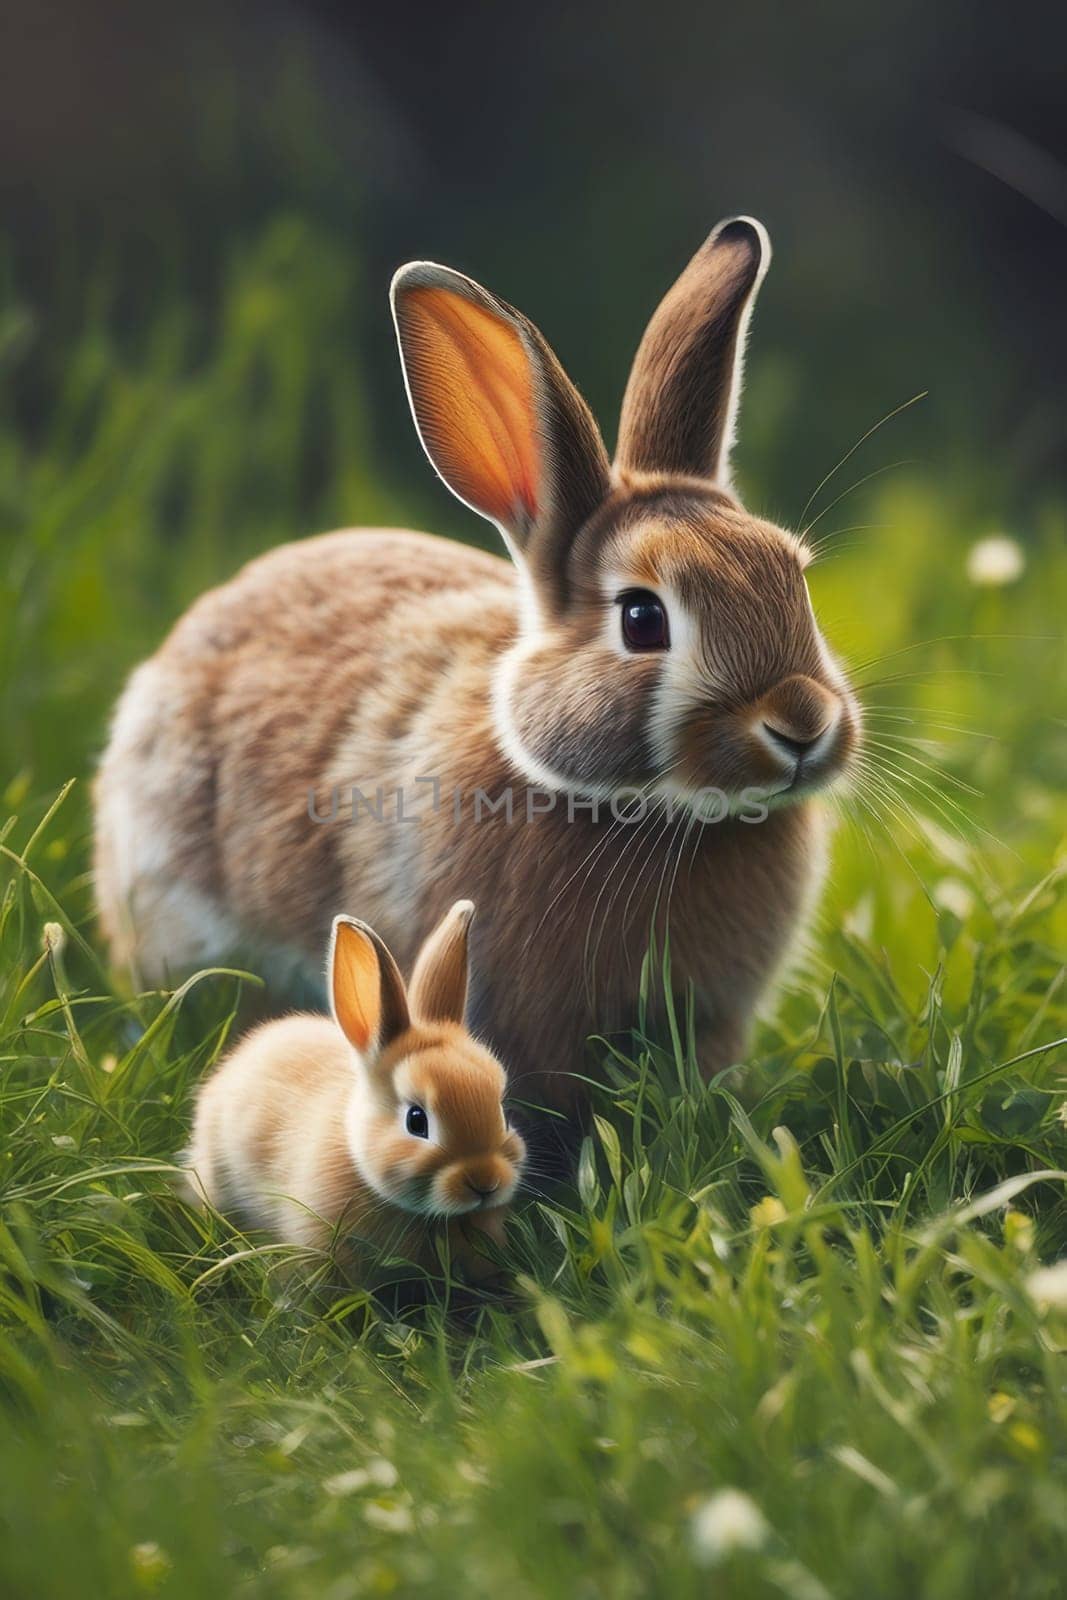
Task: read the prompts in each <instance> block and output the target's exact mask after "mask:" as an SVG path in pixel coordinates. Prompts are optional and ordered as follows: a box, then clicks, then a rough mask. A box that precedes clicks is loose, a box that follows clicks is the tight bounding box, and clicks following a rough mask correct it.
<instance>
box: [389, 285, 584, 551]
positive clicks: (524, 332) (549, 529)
mask: <svg viewBox="0 0 1067 1600" xmlns="http://www.w3.org/2000/svg"><path fill="white" fill-rule="evenodd" d="M392 304H393V318H394V321H395V322H396V331H397V338H398V339H399V341H400V356H401V360H402V362H403V366H404V377H405V380H406V382H407V389H408V399H409V400H410V401H411V410H412V413H413V415H414V418H415V426H416V428H417V429H418V431H419V437H420V439H421V440H422V444H423V448H424V449H425V451H426V454H427V455H428V456H429V458H430V461H431V463H432V464H433V466H434V467H435V469H436V470H437V472H438V473H439V474H440V476H441V478H443V480H444V482H445V483H446V484H447V485H448V487H449V488H450V489H451V490H452V492H453V494H455V495H458V496H459V498H460V499H461V500H462V501H464V503H465V504H466V505H468V506H470V507H471V508H472V510H474V511H477V512H480V514H481V515H482V516H483V517H488V518H489V520H490V521H491V522H495V523H496V524H497V526H498V527H499V528H500V530H501V532H502V533H503V535H504V538H505V540H506V541H507V543H508V546H509V549H510V550H511V551H512V554H513V555H515V554H517V555H520V556H522V557H524V558H525V559H526V560H527V561H528V562H529V563H530V564H531V566H532V567H533V568H534V569H535V570H539V571H540V573H541V575H542V576H544V577H545V578H547V579H548V580H551V579H552V577H553V576H554V575H555V573H556V571H557V569H558V566H559V565H560V563H561V561H562V556H563V553H564V551H565V549H566V545H567V543H568V542H569V540H570V538H571V536H572V535H573V534H574V532H575V531H576V530H577V528H578V527H580V525H581V524H582V523H583V522H584V521H585V520H586V518H587V517H589V516H590V515H591V514H592V512H593V511H595V510H596V508H597V506H598V505H599V504H600V502H601V501H602V500H603V499H604V497H605V495H606V494H607V493H608V489H609V478H608V474H609V465H608V458H607V452H606V451H605V449H604V444H603V441H602V440H601V437H600V433H599V431H598V429H597V425H596V423H595V422H594V421H593V418H592V415H591V414H590V411H589V408H588V407H587V406H586V404H585V402H584V400H583V399H582V398H581V396H580V395H579V393H578V391H577V389H575V387H574V385H573V384H572V383H571V381H570V379H569V378H568V377H567V375H566V373H565V372H564V371H563V368H562V367H561V366H560V364H559V362H558V361H557V360H556V357H555V356H554V355H553V353H552V351H551V350H550V349H549V347H548V345H547V344H546V342H545V340H544V339H543V338H542V336H541V334H540V333H538V331H537V329H536V328H535V327H534V326H533V324H532V323H531V322H528V321H527V320H526V318H525V317H524V316H522V315H521V313H520V312H518V311H515V310H514V309H513V308H512V307H511V306H509V305H506V304H505V302H504V301H503V300H498V299H497V298H496V296H495V295H492V294H490V293H489V292H488V290H486V289H483V288H482V287H481V286H480V285H479V284H477V283H475V282H473V280H472V279H470V278H465V277H464V276H463V275H462V273H459V272H453V271H452V270H451V269H450V268H448V267H439V266H436V265H435V264H434V263H433V262H431V261H413V262H411V263H410V264H409V265H408V266H406V267H401V268H400V271H399V272H398V273H397V274H396V277H395V278H394V279H393V287H392Z"/></svg>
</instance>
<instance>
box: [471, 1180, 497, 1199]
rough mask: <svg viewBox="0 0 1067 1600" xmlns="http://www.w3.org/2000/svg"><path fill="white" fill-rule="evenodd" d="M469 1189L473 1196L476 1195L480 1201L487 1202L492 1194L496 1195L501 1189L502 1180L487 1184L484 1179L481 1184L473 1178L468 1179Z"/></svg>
mask: <svg viewBox="0 0 1067 1600" xmlns="http://www.w3.org/2000/svg"><path fill="white" fill-rule="evenodd" d="M467 1188H468V1189H469V1190H470V1191H471V1193H472V1194H476V1195H477V1196H478V1199H479V1200H487V1199H488V1198H489V1196H490V1195H491V1194H496V1192H497V1190H498V1189H499V1188H500V1179H499V1178H498V1179H497V1180H496V1182H495V1183H490V1184H487V1183H486V1182H485V1180H484V1179H483V1180H482V1182H481V1183H475V1181H474V1179H473V1178H468V1179H467Z"/></svg>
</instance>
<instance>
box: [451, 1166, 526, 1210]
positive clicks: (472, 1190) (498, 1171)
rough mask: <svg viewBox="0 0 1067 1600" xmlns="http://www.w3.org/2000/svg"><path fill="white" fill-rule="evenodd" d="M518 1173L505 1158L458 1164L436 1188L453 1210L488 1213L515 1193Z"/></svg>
mask: <svg viewBox="0 0 1067 1600" xmlns="http://www.w3.org/2000/svg"><path fill="white" fill-rule="evenodd" d="M517 1180H518V1173H517V1171H516V1169H515V1167H514V1166H513V1165H512V1163H511V1162H510V1161H508V1160H506V1159H505V1158H504V1157H503V1156H499V1155H491V1156H480V1157H478V1158H476V1159H474V1160H467V1161H456V1162H453V1163H452V1165H451V1166H448V1167H446V1168H445V1169H444V1171H443V1172H441V1173H440V1174H439V1175H438V1179H437V1184H436V1188H437V1191H438V1195H439V1197H440V1199H441V1200H442V1201H443V1202H444V1205H445V1207H446V1209H448V1210H449V1211H452V1210H455V1211H474V1210H478V1209H484V1210H488V1209H489V1208H490V1207H491V1206H502V1205H506V1204H507V1202H508V1201H509V1200H510V1199H511V1197H512V1195H513V1194H514V1192H515V1184H516V1182H517Z"/></svg>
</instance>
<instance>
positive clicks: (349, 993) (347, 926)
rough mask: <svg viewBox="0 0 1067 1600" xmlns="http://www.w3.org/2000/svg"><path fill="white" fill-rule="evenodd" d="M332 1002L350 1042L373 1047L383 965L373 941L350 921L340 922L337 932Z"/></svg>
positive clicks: (358, 1046) (379, 1014) (379, 1013)
mask: <svg viewBox="0 0 1067 1600" xmlns="http://www.w3.org/2000/svg"><path fill="white" fill-rule="evenodd" d="M330 1002H331V1005H332V1006H333V1014H334V1017H335V1018H336V1019H337V1026H338V1027H339V1028H340V1030H341V1032H342V1033H343V1034H344V1036H345V1038H346V1039H347V1040H348V1042H349V1044H351V1045H353V1046H354V1047H355V1048H356V1049H357V1050H359V1051H360V1052H361V1053H362V1052H365V1051H367V1050H369V1049H370V1048H371V1046H372V1044H374V1042H375V1041H376V1039H377V1036H378V1030H379V1027H380V1025H381V1018H382V977H381V968H380V966H379V962H378V952H377V951H376V950H375V948H374V943H373V941H372V940H371V939H370V938H369V937H368V935H367V934H365V933H364V932H363V930H362V929H361V928H357V927H355V926H353V924H352V923H349V922H339V923H338V924H337V928H336V931H335V933H334V939H333V955H332V959H331V962H330Z"/></svg>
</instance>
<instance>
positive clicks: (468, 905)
mask: <svg viewBox="0 0 1067 1600" xmlns="http://www.w3.org/2000/svg"><path fill="white" fill-rule="evenodd" d="M473 917H474V903H473V901H470V900H457V901H456V903H455V905H454V906H453V907H452V909H451V911H449V912H448V914H447V916H445V917H444V918H443V920H442V921H441V922H440V923H439V924H438V926H437V927H436V928H435V929H434V931H433V933H431V934H430V937H429V938H428V939H427V941H426V943H425V944H424V945H423V947H422V949H421V950H420V951H419V958H418V960H417V961H416V963H415V971H414V972H413V973H412V975H411V1012H412V1015H413V1016H414V1018H415V1020H416V1022H460V1023H461V1022H462V1021H463V1018H464V1016H465V1015H466V1011H467V983H468V976H469V971H470V963H469V954H468V939H469V929H470V925H471V921H472V919H473Z"/></svg>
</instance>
